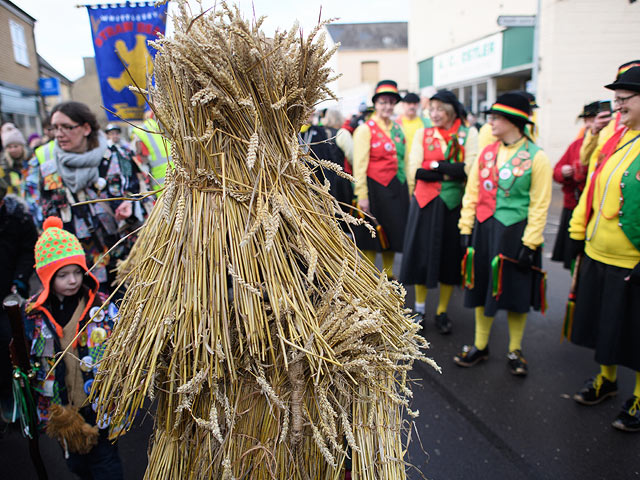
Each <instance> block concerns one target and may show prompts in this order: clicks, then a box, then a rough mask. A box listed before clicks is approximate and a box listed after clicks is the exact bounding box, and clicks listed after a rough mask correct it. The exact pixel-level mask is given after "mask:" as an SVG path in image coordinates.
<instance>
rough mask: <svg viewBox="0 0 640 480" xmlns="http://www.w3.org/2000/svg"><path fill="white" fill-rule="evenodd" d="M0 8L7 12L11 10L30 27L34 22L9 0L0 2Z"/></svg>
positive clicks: (0, 0) (33, 19)
mask: <svg viewBox="0 0 640 480" xmlns="http://www.w3.org/2000/svg"><path fill="white" fill-rule="evenodd" d="M0 6H3V7H5V8H7V9H8V10H11V11H12V12H13V14H14V15H17V16H19V17H22V19H23V20H24V21H25V22H27V23H30V24H31V25H33V24H34V23H35V22H36V19H35V18H33V17H32V16H31V15H29V14H28V13H27V12H25V11H24V10H22V9H21V8H20V7H18V6H17V5H16V4H15V3H13V2H10V1H9V0H0Z"/></svg>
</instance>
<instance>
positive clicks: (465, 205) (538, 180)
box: [458, 138, 553, 249]
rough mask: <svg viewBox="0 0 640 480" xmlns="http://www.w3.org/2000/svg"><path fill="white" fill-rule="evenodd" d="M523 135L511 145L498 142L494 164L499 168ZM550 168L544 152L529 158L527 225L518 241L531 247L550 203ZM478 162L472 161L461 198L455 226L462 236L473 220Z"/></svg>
mask: <svg viewBox="0 0 640 480" xmlns="http://www.w3.org/2000/svg"><path fill="white" fill-rule="evenodd" d="M524 141H525V138H522V139H520V140H518V141H517V142H516V143H513V144H511V145H508V146H507V145H504V144H502V145H500V149H499V150H498V157H497V162H498V163H497V165H498V168H501V167H502V166H503V165H504V164H505V163H506V162H507V161H509V160H510V159H511V157H513V156H514V155H515V153H516V152H517V151H518V149H519V148H520V146H521V145H522V144H523V142H524ZM552 176H553V169H552V168H551V163H550V162H549V157H547V154H546V153H544V151H542V150H539V151H538V153H536V155H535V156H534V157H533V162H532V164H531V188H530V190H529V213H528V215H527V226H526V228H525V229H524V233H523V235H522V243H523V244H524V245H526V246H527V247H529V248H531V249H536V248H538V247H539V246H540V245H542V243H543V241H544V238H543V235H542V233H543V231H544V226H545V224H546V223H547V212H548V210H549V205H550V204H551V186H552V183H553V180H552ZM479 184H480V181H479V175H478V162H473V165H472V166H471V171H470V172H469V175H468V180H467V187H466V188H465V191H464V197H462V211H461V212H460V220H459V222H458V227H459V228H460V233H461V234H463V235H470V234H471V232H472V231H473V226H474V223H475V220H476V206H477V204H478V188H479Z"/></svg>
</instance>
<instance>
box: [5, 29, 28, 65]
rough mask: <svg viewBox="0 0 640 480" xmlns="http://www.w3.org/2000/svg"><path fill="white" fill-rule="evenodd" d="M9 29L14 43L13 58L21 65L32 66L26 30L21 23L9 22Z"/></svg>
mask: <svg viewBox="0 0 640 480" xmlns="http://www.w3.org/2000/svg"><path fill="white" fill-rule="evenodd" d="M9 29H10V30H11V40H12V42H13V57H14V58H15V60H16V62H18V63H19V64H20V65H24V66H25V67H28V66H30V65H31V64H30V63H29V50H27V41H26V39H25V36H24V28H23V27H22V25H20V24H19V23H16V22H14V21H13V20H9Z"/></svg>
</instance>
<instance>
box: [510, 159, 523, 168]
mask: <svg viewBox="0 0 640 480" xmlns="http://www.w3.org/2000/svg"><path fill="white" fill-rule="evenodd" d="M520 163H521V160H520V159H519V158H518V157H516V158H514V159H513V160H511V165H513V166H514V167H517V166H518V165H520Z"/></svg>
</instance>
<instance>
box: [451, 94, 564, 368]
mask: <svg viewBox="0 0 640 480" xmlns="http://www.w3.org/2000/svg"><path fill="white" fill-rule="evenodd" d="M488 113H489V123H490V125H491V128H492V134H493V135H494V136H495V137H496V138H497V139H498V141H497V142H495V143H493V144H491V145H489V146H487V147H486V148H485V149H484V150H483V151H482V152H481V153H480V155H479V156H478V159H477V160H476V161H475V162H474V164H473V166H472V167H471V171H470V172H469V179H468V181H467V186H466V189H465V193H464V197H463V200H462V212H461V214H460V222H459V227H460V233H461V239H462V240H461V241H462V245H463V247H464V248H465V249H466V250H467V253H466V262H468V263H469V265H472V266H473V270H474V272H472V275H470V277H471V278H470V279H469V278H466V279H465V280H468V281H466V282H465V283H466V289H465V298H464V305H465V306H466V307H469V308H474V309H475V320H476V326H475V340H474V343H473V344H472V345H465V346H464V347H463V349H462V352H460V353H459V354H458V355H456V356H455V357H454V361H455V363H456V364H457V365H459V366H461V367H472V366H474V365H476V364H477V363H478V362H481V361H483V360H487V359H488V358H489V347H488V344H489V335H490V333H491V326H492V324H493V319H494V316H495V314H496V312H497V311H498V310H507V321H508V324H509V353H508V355H507V360H508V366H509V370H510V372H511V373H512V374H513V375H517V376H525V375H527V373H528V365H527V361H526V360H525V358H524V355H523V354H522V338H523V335H524V328H525V324H526V320H527V312H528V311H529V310H530V308H531V307H533V308H534V309H540V308H544V298H541V297H542V295H541V292H542V291H544V290H543V289H541V286H543V285H544V278H543V276H542V274H541V273H540V271H539V269H540V267H541V266H542V244H543V236H542V234H543V231H544V226H545V224H546V221H547V211H548V209H549V204H550V203H551V184H552V180H551V176H552V170H551V165H550V163H549V159H548V158H547V156H546V154H545V153H544V152H543V151H542V149H540V148H539V147H538V146H537V145H536V144H535V143H534V142H533V141H532V140H531V139H530V138H529V137H528V136H527V134H526V128H525V127H526V126H527V125H528V124H531V120H530V118H529V117H530V115H531V105H530V103H529V100H528V99H527V98H526V97H525V96H523V95H521V94H519V93H506V94H504V95H501V96H499V97H498V99H497V102H496V103H494V104H493V106H492V107H491V109H490V110H489V112H488ZM472 234H473V236H472ZM469 247H471V248H469ZM536 269H538V270H536Z"/></svg>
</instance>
